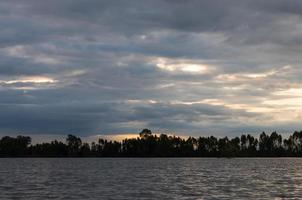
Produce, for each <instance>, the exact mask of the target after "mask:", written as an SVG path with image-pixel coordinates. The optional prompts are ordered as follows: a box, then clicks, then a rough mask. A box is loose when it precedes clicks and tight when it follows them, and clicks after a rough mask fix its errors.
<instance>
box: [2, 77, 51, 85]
mask: <svg viewBox="0 0 302 200" xmlns="http://www.w3.org/2000/svg"><path fill="white" fill-rule="evenodd" d="M56 82H57V80H55V79H52V78H49V77H43V76H28V77H23V78H19V79H13V80H8V81H1V80H0V83H4V84H15V83H37V84H38V83H56Z"/></svg>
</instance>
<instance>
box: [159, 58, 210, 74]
mask: <svg viewBox="0 0 302 200" xmlns="http://www.w3.org/2000/svg"><path fill="white" fill-rule="evenodd" d="M156 66H157V67H158V68H160V69H162V70H165V71H170V72H185V73H192V74H194V73H196V74H206V73H210V72H211V71H212V70H213V67H212V66H209V65H206V64H202V63H195V62H192V61H190V60H176V61H174V60H172V59H165V58H158V59H157V61H156Z"/></svg>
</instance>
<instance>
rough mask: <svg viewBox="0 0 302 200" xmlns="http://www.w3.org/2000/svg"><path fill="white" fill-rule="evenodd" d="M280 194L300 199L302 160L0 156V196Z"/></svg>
mask: <svg viewBox="0 0 302 200" xmlns="http://www.w3.org/2000/svg"><path fill="white" fill-rule="evenodd" d="M283 198H284V199H290V198H302V159H299V158H236V159H225V158H220V159H219V158H2V159H0V199H283Z"/></svg>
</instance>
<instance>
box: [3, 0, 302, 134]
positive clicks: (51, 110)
mask: <svg viewBox="0 0 302 200" xmlns="http://www.w3.org/2000/svg"><path fill="white" fill-rule="evenodd" d="M0 27H1V29H0V111H1V112H0V134H2V135H14V134H23V135H25V134H32V135H39V137H43V136H45V137H47V136H49V135H57V136H62V135H66V134H75V135H78V136H83V137H92V136H95V135H119V134H133V133H138V132H139V131H140V130H141V129H143V128H149V129H151V130H152V131H153V132H161V133H172V134H177V135H192V136H206V135H215V136H230V137H231V136H237V135H240V134H242V133H250V134H255V135H258V134H259V133H261V132H262V131H267V132H270V131H275V130H276V131H278V132H279V133H284V134H286V133H291V132H293V131H294V130H300V129H302V124H301V119H302V79H301V77H302V68H301V64H302V56H301V52H302V1H300V0H265V1H263V0H228V1H223V0H152V1H148V0H127V1H124V0H114V1H112V0H51V1H40V0H26V1H23V0H3V1H1V2H0Z"/></svg>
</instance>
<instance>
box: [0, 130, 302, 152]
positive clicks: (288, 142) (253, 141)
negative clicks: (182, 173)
mask: <svg viewBox="0 0 302 200" xmlns="http://www.w3.org/2000/svg"><path fill="white" fill-rule="evenodd" d="M0 156H1V157H294V156H296V157H300V156H302V131H300V132H297V131H296V132H294V133H293V134H292V135H290V136H289V137H288V138H286V139H282V136H281V135H280V134H278V133H276V132H273V133H271V134H270V135H269V134H266V133H265V132H263V133H261V134H260V136H259V138H256V137H253V136H251V135H249V134H248V135H241V137H235V138H231V139H229V138H228V137H223V138H216V137H214V136H210V137H198V138H194V137H188V138H186V139H184V138H181V137H177V136H168V135H165V134H161V135H156V134H152V132H151V131H150V130H149V129H144V130H142V131H141V132H140V133H139V136H138V137H137V138H133V139H124V140H123V141H121V142H119V141H109V140H104V139H102V138H100V139H99V140H98V141H97V142H92V143H91V144H88V143H85V142H82V140H81V138H79V137H76V136H74V135H68V136H67V138H66V141H65V142H61V141H57V140H54V141H52V142H50V143H41V144H34V145H33V144H31V138H30V137H27V136H17V137H9V136H5V137H2V138H1V140H0Z"/></svg>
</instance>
